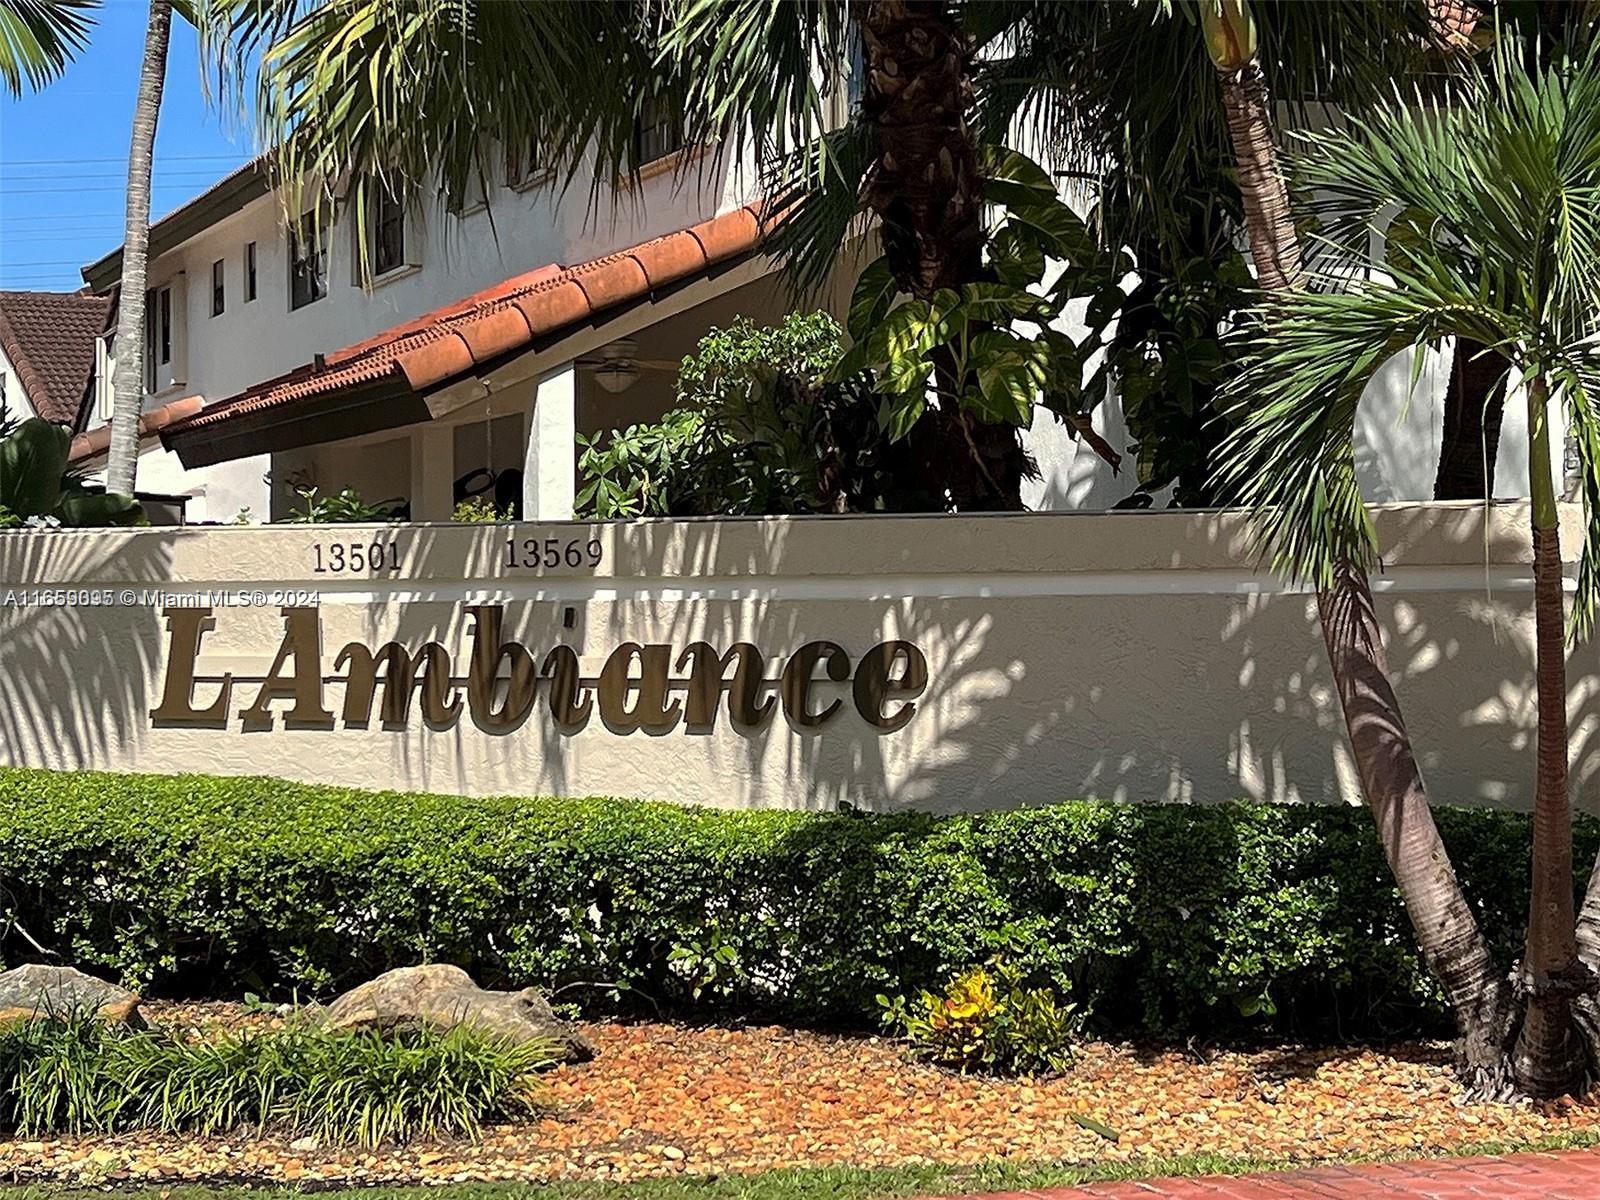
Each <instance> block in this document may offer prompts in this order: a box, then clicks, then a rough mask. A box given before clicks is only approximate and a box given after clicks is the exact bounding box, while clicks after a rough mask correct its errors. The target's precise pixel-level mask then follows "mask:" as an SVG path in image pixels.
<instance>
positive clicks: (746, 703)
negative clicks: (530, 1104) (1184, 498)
mask: <svg viewBox="0 0 1600 1200" xmlns="http://www.w3.org/2000/svg"><path fill="white" fill-rule="evenodd" d="M1376 519H1377V524H1378V529H1379V532H1380V535H1381V538H1382V541H1383V544H1384V547H1385V569H1384V570H1383V571H1382V572H1381V573H1378V574H1376V575H1375V576H1374V588H1375V591H1376V594H1377V596H1378V602H1379V607H1380V610H1381V613H1382V615H1383V619H1384V621H1385V625H1386V630H1387V634H1388V639H1389V656H1390V662H1391V665H1392V667H1393V670H1394V675H1395V682H1396V686H1397V689H1398V691H1399V693H1400V697H1401V700H1402V703H1403V705H1404V707H1405V710H1406V714H1407V716H1408V717H1409V720H1410V725H1411V730H1412V733H1413V737H1414V740H1415V742H1416V746H1417V750H1418V752H1419V754H1420V756H1421V759H1422V762H1423V764H1424V767H1425V770H1426V771H1427V774H1428V777H1429V780H1430V783H1431V785H1432V788H1433V791H1434V793H1435V795H1436V797H1437V798H1438V799H1439V800H1440V801H1444V802H1451V803H1484V804H1491V805H1499V806H1524V805H1526V803H1527V801H1528V798H1529V796H1530V793H1531V780H1532V769H1533V730H1534V711H1533V694H1532V679H1533V675H1532V618H1531V611H1530V602H1531V592H1530V588H1531V578H1530V568H1529V565H1528V561H1527V560H1528V551H1527V536H1526V533H1525V530H1526V528H1527V511H1526V508H1525V507H1524V506H1521V505H1502V506H1497V507H1496V508H1495V509H1494V510H1493V511H1492V512H1489V513H1486V512H1485V510H1484V509H1483V507H1482V506H1481V505H1473V504H1461V505H1402V506H1394V507H1388V508H1381V509H1378V510H1376ZM1564 520H1565V524H1564V526H1563V539H1564V543H1565V546H1566V548H1567V551H1568V553H1569V556H1570V554H1571V552H1572V550H1573V549H1574V548H1575V547H1576V545H1577V542H1578V536H1579V529H1580V524H1579V522H1580V520H1581V516H1580V514H1579V513H1578V512H1577V511H1576V510H1575V509H1574V510H1572V511H1569V512H1566V513H1565V514H1564ZM1254 565H1255V564H1254V562H1253V560H1252V558H1251V556H1250V555H1249V553H1248V550H1247V548H1246V546H1245V544H1244V540H1243V526H1242V523H1241V521H1240V520H1239V518H1238V517H1237V516H1235V515H1232V514H1218V513H1154V512H1144V513H1132V512H1129V513H1112V514H1092V515H1091V514H1074V513H1052V514H1026V515H1024V514H1017V515H996V516H977V517H948V516H870V517H819V518H801V519H768V520H705V521H634V522H624V523H615V524H609V523H599V524H591V523H572V524H550V525H531V524H521V525H498V526H462V525H405V526H372V525H363V526H353V525H327V526H276V527H266V528H248V527H241V528H205V529H200V528H193V529H176V530H174V529H149V530H136V531H120V530H119V531H73V532H63V531H39V532H11V533H5V534H0V761H3V762H5V763H8V764H28V765H35V766H45V767H54V768H77V767H96V768H109V769H116V770H137V771H151V772H184V771H198V772H210V773H219V774H269V775H280V776H287V777H291V778H295V779H302V780H308V781H317V782H329V783H342V784H351V785H362V786H372V787H384V788H396V789H408V790H409V789H417V790H434V791H451V792H461V793H466V794H492V793H504V792H515V793H522V794H532V793H545V794H555V795H566V796H585V795H594V794H605V795H616V796H630V797H649V798H659V799H665V800H675V801H681V802H686V803H689V802H692V803H702V804H713V805H721V806H726V807H757V806H770V807H792V808H832V807H834V806H836V805H839V804H841V803H848V804H852V805H855V806H858V807H863V808H873V809H885V810H887V809H900V808H921V809H930V810H945V811H948V810H958V809H976V808H997V807H1013V806H1019V805H1028V804H1041V803H1048V802H1051V801H1056V800H1061V799H1065V798H1069V797H1081V796H1095V797H1103V798H1107V799H1115V800H1124V801H1148V800H1174V799H1175V800H1189V801H1194V802H1214V801H1219V800H1224V799H1229V798H1233V797H1239V796H1248V797H1255V798H1264V799H1272V800H1281V801H1287V802H1294V801H1319V802H1338V801H1350V802H1354V801H1356V800H1358V799H1359V796H1358V793H1357V790H1356V786H1355V782H1354V773H1353V771H1352V770H1351V767H1350V763H1349V760H1348V753H1347V751H1346V749H1345V745H1344V739H1343V734H1342V727H1341V722H1340V720H1339V716H1338V712H1337V702H1336V700H1335V698H1334V696H1333V693H1332V689H1331V688H1330V686H1329V681H1328V675H1327V668H1326V665H1325V662H1324V659H1323V652H1322V646H1321V640H1320V637H1319V635H1318V632H1317V629H1316V625H1315V621H1314V613H1313V609H1312V605H1311V602H1310V597H1309V596H1308V595H1307V594H1306V593H1305V592H1304V591H1303V590H1296V589H1293V588H1288V587H1285V586H1284V585H1283V584H1282V583H1280V582H1279V581H1277V580H1275V579H1273V578H1272V577H1271V576H1270V575H1268V574H1264V573H1257V572H1256V570H1255V569H1254ZM1570 683H1571V693H1570V697H1569V705H1570V709H1571V712H1572V716H1573V722H1574V760H1575V766H1576V773H1575V776H1574V780H1575V794H1576V795H1578V796H1581V795H1582V792H1583V788H1584V785H1585V784H1586V783H1587V782H1588V781H1589V779H1590V778H1591V776H1592V775H1593V774H1594V772H1595V769H1596V751H1595V747H1594V733H1595V730H1596V727H1597V721H1600V699H1597V693H1600V660H1597V658H1596V652H1595V650H1594V649H1593V648H1592V647H1585V648H1580V649H1579V650H1577V651H1575V652H1574V654H1573V658H1572V662H1571V679H1570Z"/></svg>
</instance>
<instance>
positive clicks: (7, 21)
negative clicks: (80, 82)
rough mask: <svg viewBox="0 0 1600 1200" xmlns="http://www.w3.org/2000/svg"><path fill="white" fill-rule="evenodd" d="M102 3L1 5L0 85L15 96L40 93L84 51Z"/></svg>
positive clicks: (28, 0)
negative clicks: (30, 92)
mask: <svg viewBox="0 0 1600 1200" xmlns="http://www.w3.org/2000/svg"><path fill="white" fill-rule="evenodd" d="M99 7H100V0H0V80H3V81H4V83H5V86H6V89H7V90H8V91H9V92H10V93H11V94H12V95H13V96H20V95H22V93H23V92H24V91H25V90H27V89H28V88H33V89H36V90H37V89H38V88H42V87H44V85H45V84H47V83H49V82H50V81H51V80H52V79H54V78H55V77H56V76H57V75H59V74H61V72H62V71H64V70H66V67H67V64H68V63H69V62H71V61H72V59H73V57H74V56H75V55H76V54H77V53H78V51H80V50H82V49H83V48H84V46H86V45H88V42H89V32H90V30H91V29H93V27H94V10H95V9H96V8H99Z"/></svg>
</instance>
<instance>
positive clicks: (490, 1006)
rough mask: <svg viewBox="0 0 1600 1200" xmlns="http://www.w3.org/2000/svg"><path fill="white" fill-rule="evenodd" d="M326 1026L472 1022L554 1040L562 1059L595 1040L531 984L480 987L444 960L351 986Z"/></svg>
mask: <svg viewBox="0 0 1600 1200" xmlns="http://www.w3.org/2000/svg"><path fill="white" fill-rule="evenodd" d="M321 1020H322V1024H323V1027H324V1028H326V1029H376V1030H379V1031H380V1032H384V1033H389V1032H395V1031H400V1030H408V1029H417V1028H419V1027H421V1026H423V1025H427V1026H429V1027H430V1028H433V1029H452V1028H454V1027H455V1026H457V1025H471V1026H472V1027H473V1028H475V1029H481V1030H483V1031H484V1032H486V1033H492V1034H498V1035H499V1036H501V1037H504V1038H508V1039H509V1040H511V1041H513V1042H518V1043H521V1042H530V1041H533V1040H534V1039H536V1038H540V1039H546V1040H548V1041H551V1042H554V1043H555V1044H556V1045H557V1046H558V1047H559V1048H560V1052H561V1057H562V1059H563V1060H564V1061H566V1062H588V1061H589V1059H591V1058H593V1057H594V1054H595V1048H594V1043H592V1042H591V1041H589V1039H588V1038H586V1037H584V1036H583V1034H581V1033H579V1032H578V1031H577V1030H576V1029H574V1028H573V1027H572V1026H571V1025H569V1024H568V1023H567V1022H565V1021H563V1020H562V1019H561V1018H560V1017H558V1016H556V1014H555V1013H554V1012H553V1011H551V1008H550V1004H549V1002H548V1001H546V1000H545V998H544V997H543V996H541V995H540V994H539V993H538V992H537V991H535V990H534V989H533V988H524V989H523V990H522V991H520V992H491V991H485V990H484V989H483V988H481V987H479V986H478V985H477V984H476V983H474V982H473V981H472V976H470V975H468V974H467V973H466V972H465V971H463V970H462V969H461V968H460V967H452V966H448V965H446V964H443V963H438V964H433V965H429V966H423V967H400V968H398V969H396V970H393V971H386V972H385V973H384V974H382V975H379V976H378V977H377V978H376V979H373V980H371V981H369V982H367V983H363V984H362V985H361V986H360V987H357V988H352V989H351V990H350V991H348V992H346V993H345V994H344V995H342V996H340V997H339V998H338V999H337V1000H335V1001H333V1003H331V1004H329V1005H328V1006H327V1008H325V1009H323V1011H322V1015H321Z"/></svg>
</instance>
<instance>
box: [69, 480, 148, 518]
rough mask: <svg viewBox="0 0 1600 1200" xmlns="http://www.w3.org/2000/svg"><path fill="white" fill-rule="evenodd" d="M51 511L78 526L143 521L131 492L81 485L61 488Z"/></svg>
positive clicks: (141, 507)
mask: <svg viewBox="0 0 1600 1200" xmlns="http://www.w3.org/2000/svg"><path fill="white" fill-rule="evenodd" d="M74 482H75V481H74ZM55 515H56V516H57V517H59V518H60V519H61V523H62V524H63V525H73V526H80V527H100V526H109V525H143V524H145V515H144V508H143V506H142V505H141V504H140V503H139V502H138V501H137V500H135V499H134V498H133V497H132V496H119V495H117V494H115V493H114V492H98V491H90V490H89V489H88V488H85V487H83V486H82V485H77V486H69V487H67V488H65V489H63V491H62V494H61V500H60V502H59V503H58V504H57V505H56V508H55Z"/></svg>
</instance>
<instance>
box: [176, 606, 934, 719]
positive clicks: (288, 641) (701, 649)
mask: <svg viewBox="0 0 1600 1200" xmlns="http://www.w3.org/2000/svg"><path fill="white" fill-rule="evenodd" d="M281 611H282V613H283V626H284V631H283V640H282V641H281V642H280V643H279V644H278V652H277V654H276V656H275V657H274V658H273V660H272V666H271V668H270V669H269V670H268V671H267V674H266V678H265V679H262V680H261V681H260V682H259V684H258V686H257V687H256V689H255V692H254V694H253V696H252V697H251V698H250V703H248V704H247V705H245V707H243V708H241V709H239V710H238V714H237V715H238V718H239V721H240V724H241V727H242V728H244V729H247V730H258V729H270V728H272V726H273V723H274V712H275V709H274V706H277V710H278V711H280V712H281V715H282V717H283V721H284V724H285V726H287V727H289V728H293V729H332V728H334V726H335V725H336V724H337V723H339V722H341V721H342V723H343V724H344V725H345V726H347V727H349V726H355V727H361V728H364V727H366V726H367V725H369V724H371V722H372V720H373V710H374V707H376V708H377V713H378V719H379V720H380V721H381V722H382V724H383V725H384V726H385V727H386V728H404V727H405V726H406V725H407V724H408V723H409V722H410V720H411V710H412V707H413V706H414V705H416V706H417V707H419V708H420V709H421V712H422V719H423V720H424V721H425V722H426V723H427V724H428V726H429V727H430V728H433V729H449V728H451V727H453V726H454V725H455V724H456V723H457V722H458V721H459V720H460V719H461V716H462V713H463V712H466V713H467V714H468V715H469V716H470V717H471V719H472V721H473V723H474V724H476V725H477V726H478V727H479V728H480V729H483V730H484V731H486V732H489V733H511V732H513V731H514V730H516V729H518V728H520V727H521V726H522V725H523V724H524V723H525V722H526V721H527V720H528V718H529V717H530V716H531V715H532V714H533V710H534V708H535V705H536V703H537V701H538V699H539V697H540V695H541V694H542V695H543V697H544V700H545V707H546V709H547V711H548V713H549V717H550V720H551V721H552V722H554V724H555V726H556V728H557V729H558V730H560V731H561V732H563V733H576V732H577V731H578V730H580V729H582V728H583V727H584V726H585V725H586V724H587V723H588V722H589V720H590V718H591V716H592V715H595V714H596V713H598V716H599V718H600V720H601V721H602V722H604V724H605V726H606V727H607V728H608V729H610V730H612V731H613V732H616V733H622V734H627V733H632V732H633V731H634V730H636V729H643V730H645V731H647V732H649V733H656V734H660V733H669V732H671V731H672V730H674V729H676V728H677V727H678V726H679V725H680V724H681V725H682V726H683V727H684V729H685V730H686V731H688V732H691V733H705V732H709V731H710V730H711V729H713V728H714V727H715V725H716V720H717V713H718V711H719V710H721V709H722V708H723V707H724V702H725V707H726V710H727V715H728V721H729V723H730V724H731V725H732V726H733V727H734V728H735V729H740V730H756V729H760V728H761V727H762V726H763V725H765V724H766V723H767V722H768V721H769V720H770V719H771V718H772V716H773V714H774V712H775V711H777V709H778V708H779V707H781V708H782V710H783V715H784V717H785V718H786V719H787V720H788V721H789V723H790V724H791V725H793V726H795V727H797V728H799V729H815V728H818V727H820V726H822V725H824V724H826V723H827V722H828V721H830V720H832V719H833V718H834V716H835V715H836V714H837V713H838V712H839V711H840V709H842V708H843V707H844V704H845V697H844V695H842V694H837V693H840V692H841V691H842V690H843V689H842V688H840V687H834V688H831V689H828V688H827V685H828V684H830V683H831V684H834V685H843V684H848V685H849V689H848V696H849V699H850V701H851V703H852V704H853V705H854V707H855V710H856V712H857V713H859V714H860V716H861V718H862V720H864V721H866V722H867V724H868V725H869V726H871V727H872V728H873V729H875V730H877V731H878V732H879V733H893V732H895V731H896V730H897V729H901V728H903V727H904V726H905V724H906V722H908V721H909V720H911V717H912V715H913V714H914V713H915V712H916V708H917V706H916V700H917V698H918V697H920V696H921V695H922V693H923V691H924V690H925V689H926V688H927V686H928V663H927V659H926V658H925V657H924V655H923V653H922V651H921V650H919V649H918V648H917V647H916V646H915V645H913V644H912V643H910V642H907V641H899V640H894V641H885V642H880V643H878V644H877V645H875V646H873V647H872V648H871V649H870V650H868V651H867V652H866V653H865V654H863V655H862V656H861V657H860V658H859V659H857V660H855V661H854V662H852V661H851V658H850V655H849V653H848V652H847V651H846V650H845V649H844V648H843V647H842V646H840V645H838V644H837V643H835V642H830V641H814V642H807V643H806V644H805V645H803V646H801V647H800V648H799V649H798V650H796V651H794V653H792V654H790V655H789V656H788V657H787V658H786V659H784V660H783V665H782V667H781V669H779V671H778V672H777V674H776V676H775V677H772V678H769V677H768V675H767V658H766V656H765V655H764V654H763V652H762V651H761V650H760V649H758V648H757V647H755V646H754V645H752V644H751V643H749V642H737V643H735V644H734V645H732V646H731V647H729V648H728V649H727V650H726V651H722V650H719V649H718V648H717V647H715V646H713V645H712V644H711V643H709V642H704V641H698V642H692V643H690V644H689V645H688V646H686V647H684V649H683V650H682V651H681V652H680V653H676V654H675V653H674V651H673V647H672V646H670V645H667V644H663V643H646V644H644V645H641V644H639V643H637V642H624V643H622V644H621V645H619V646H617V647H616V649H614V650H613V651H612V652H611V654H610V655H609V656H608V657H607V658H606V662H605V666H604V667H602V668H601V670H600V674H599V675H598V676H594V677H585V676H584V675H583V674H582V671H581V667H580V663H579V659H578V652H577V650H575V649H574V648H573V647H571V646H564V645H557V646H554V647H552V648H551V649H550V650H549V652H548V653H546V654H545V655H544V658H543V660H542V662H541V663H540V664H539V665H538V666H537V667H536V666H535V661H536V659H535V654H534V652H533V651H532V650H530V649H529V648H528V647H526V646H524V645H522V644H521V643H518V642H507V641H505V640H504V639H503V638H502V636H501V628H502V624H503V617H504V609H503V608H502V607H501V606H500V605H496V604H484V605H469V606H467V607H466V608H465V610H464V611H465V613H466V615H467V616H469V617H471V618H472V621H473V627H472V645H471V648H470V650H469V652H468V653H469V658H470V661H469V664H468V667H467V673H466V676H465V678H462V677H460V676H458V675H457V674H456V669H455V664H454V663H453V662H452V661H451V656H450V652H449V651H448V650H446V649H445V647H444V646H443V645H441V644H440V643H439V642H426V643H424V644H423V645H422V646H421V647H419V648H418V649H417V650H416V651H414V652H413V651H409V650H407V649H406V648H405V647H404V646H402V645H400V643H398V642H387V643H385V644H384V645H382V646H380V647H378V649H377V650H373V649H371V648H370V647H368V646H366V645H364V644H363V643H361V642H351V643H349V644H348V645H347V646H345V647H344V649H342V650H340V651H339V653H338V655H337V656H336V657H335V659H334V663H333V670H334V674H333V675H327V674H325V672H324V670H323V655H322V619H321V613H320V610H318V609H316V608H309V607H286V608H283V609H282V610H281ZM162 613H163V615H164V616H165V617H166V621H167V631H168V648H167V668H166V677H165V680H164V682H163V685H162V694H161V703H160V704H159V705H157V706H156V707H155V708H154V709H152V710H151V711H150V719H151V721H152V722H153V723H155V724H157V725H180V726H189V727H198V728H206V729H225V728H227V726H228V723H229V720H230V718H231V716H232V715H233V714H232V709H231V706H232V704H233V695H234V691H235V686H234V685H235V681H234V677H233V676H232V675H231V674H224V675H222V676H220V677H218V679H217V680H215V681H214V683H213V686H216V687H217V688H218V690H217V693H216V695H215V696H214V697H212V698H211V699H210V700H209V701H199V700H197V699H196V696H195V691H196V686H197V683H199V680H197V678H196V674H195V664H196V662H197V660H198V659H199V657H200V647H201V643H202V641H203V640H204V638H205V635H206V634H207V633H209V632H211V631H212V630H213V629H215V628H216V617H215V616H214V615H213V610H212V609H211V608H208V607H203V606H199V607H167V608H164V609H163V610H162ZM730 670H731V674H730ZM819 670H820V671H821V676H820V677H819V676H818V671H819ZM341 672H342V674H340V673H341ZM329 684H342V685H343V689H344V690H343V695H342V697H340V701H341V703H340V708H339V712H338V713H337V715H336V714H335V712H334V710H333V709H332V708H330V707H329V697H328V692H327V687H328V685H329ZM201 686H204V685H201ZM380 687H381V688H382V689H383V698H382V701H381V703H379V702H378V689H379V688H380ZM825 689H826V690H828V691H831V692H834V693H836V694H834V695H833V696H832V698H831V699H825V698H824V695H823V692H824V690H825ZM419 697H420V700H419Z"/></svg>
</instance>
